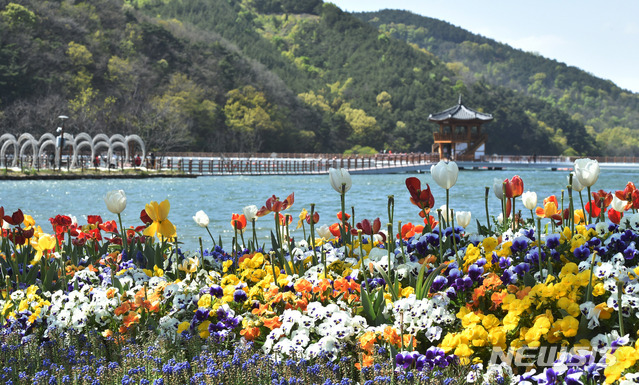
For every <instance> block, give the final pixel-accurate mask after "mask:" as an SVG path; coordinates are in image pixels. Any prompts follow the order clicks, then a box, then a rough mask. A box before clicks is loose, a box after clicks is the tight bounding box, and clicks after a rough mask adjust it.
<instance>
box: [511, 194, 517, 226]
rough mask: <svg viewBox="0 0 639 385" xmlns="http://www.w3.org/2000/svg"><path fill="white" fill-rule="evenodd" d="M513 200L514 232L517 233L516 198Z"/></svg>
mask: <svg viewBox="0 0 639 385" xmlns="http://www.w3.org/2000/svg"><path fill="white" fill-rule="evenodd" d="M511 199H512V202H513V207H512V209H513V216H512V218H513V232H515V231H517V221H516V220H515V198H511Z"/></svg>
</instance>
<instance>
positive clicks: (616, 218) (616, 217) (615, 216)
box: [608, 208, 623, 225]
mask: <svg viewBox="0 0 639 385" xmlns="http://www.w3.org/2000/svg"><path fill="white" fill-rule="evenodd" d="M621 218H623V213H620V212H619V211H617V210H615V209H613V208H611V209H610V210H608V219H610V221H611V222H612V223H615V224H617V225H618V224H619V222H621Z"/></svg>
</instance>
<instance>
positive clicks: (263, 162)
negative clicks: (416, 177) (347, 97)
mask: <svg viewBox="0 0 639 385" xmlns="http://www.w3.org/2000/svg"><path fill="white" fill-rule="evenodd" d="M179 155H180V156H178V154H170V153H169V154H166V156H164V157H162V158H161V159H158V162H157V164H156V168H161V169H166V170H176V171H182V172H185V173H189V174H199V175H287V174H290V175H302V174H326V173H328V170H329V169H330V168H338V167H342V168H346V169H348V170H350V171H352V172H356V171H358V170H360V171H367V170H379V171H380V172H383V170H384V169H391V168H402V167H407V166H418V165H424V166H425V165H428V164H430V163H433V162H435V161H436V157H435V156H430V155H427V154H401V155H400V154H398V155H394V154H377V155H370V156H344V155H340V154H277V155H274V154H217V156H207V155H212V154H199V153H192V154H179ZM189 155H190V156H189Z"/></svg>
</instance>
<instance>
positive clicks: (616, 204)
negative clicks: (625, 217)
mask: <svg viewBox="0 0 639 385" xmlns="http://www.w3.org/2000/svg"><path fill="white" fill-rule="evenodd" d="M627 203H628V202H627V201H624V200H621V199H619V198H617V196H616V195H613V197H612V202H611V203H610V206H611V207H612V208H613V209H615V210H616V211H618V212H620V213H623V212H624V211H625V210H626V204H627Z"/></svg>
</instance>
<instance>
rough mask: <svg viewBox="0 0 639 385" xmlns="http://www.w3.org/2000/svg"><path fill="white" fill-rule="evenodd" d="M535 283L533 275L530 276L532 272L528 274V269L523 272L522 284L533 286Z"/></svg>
mask: <svg viewBox="0 0 639 385" xmlns="http://www.w3.org/2000/svg"><path fill="white" fill-rule="evenodd" d="M536 284H537V281H536V280H535V277H533V276H532V274H530V272H529V271H527V272H526V273H525V274H524V285H526V286H530V287H532V286H535V285H536Z"/></svg>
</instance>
